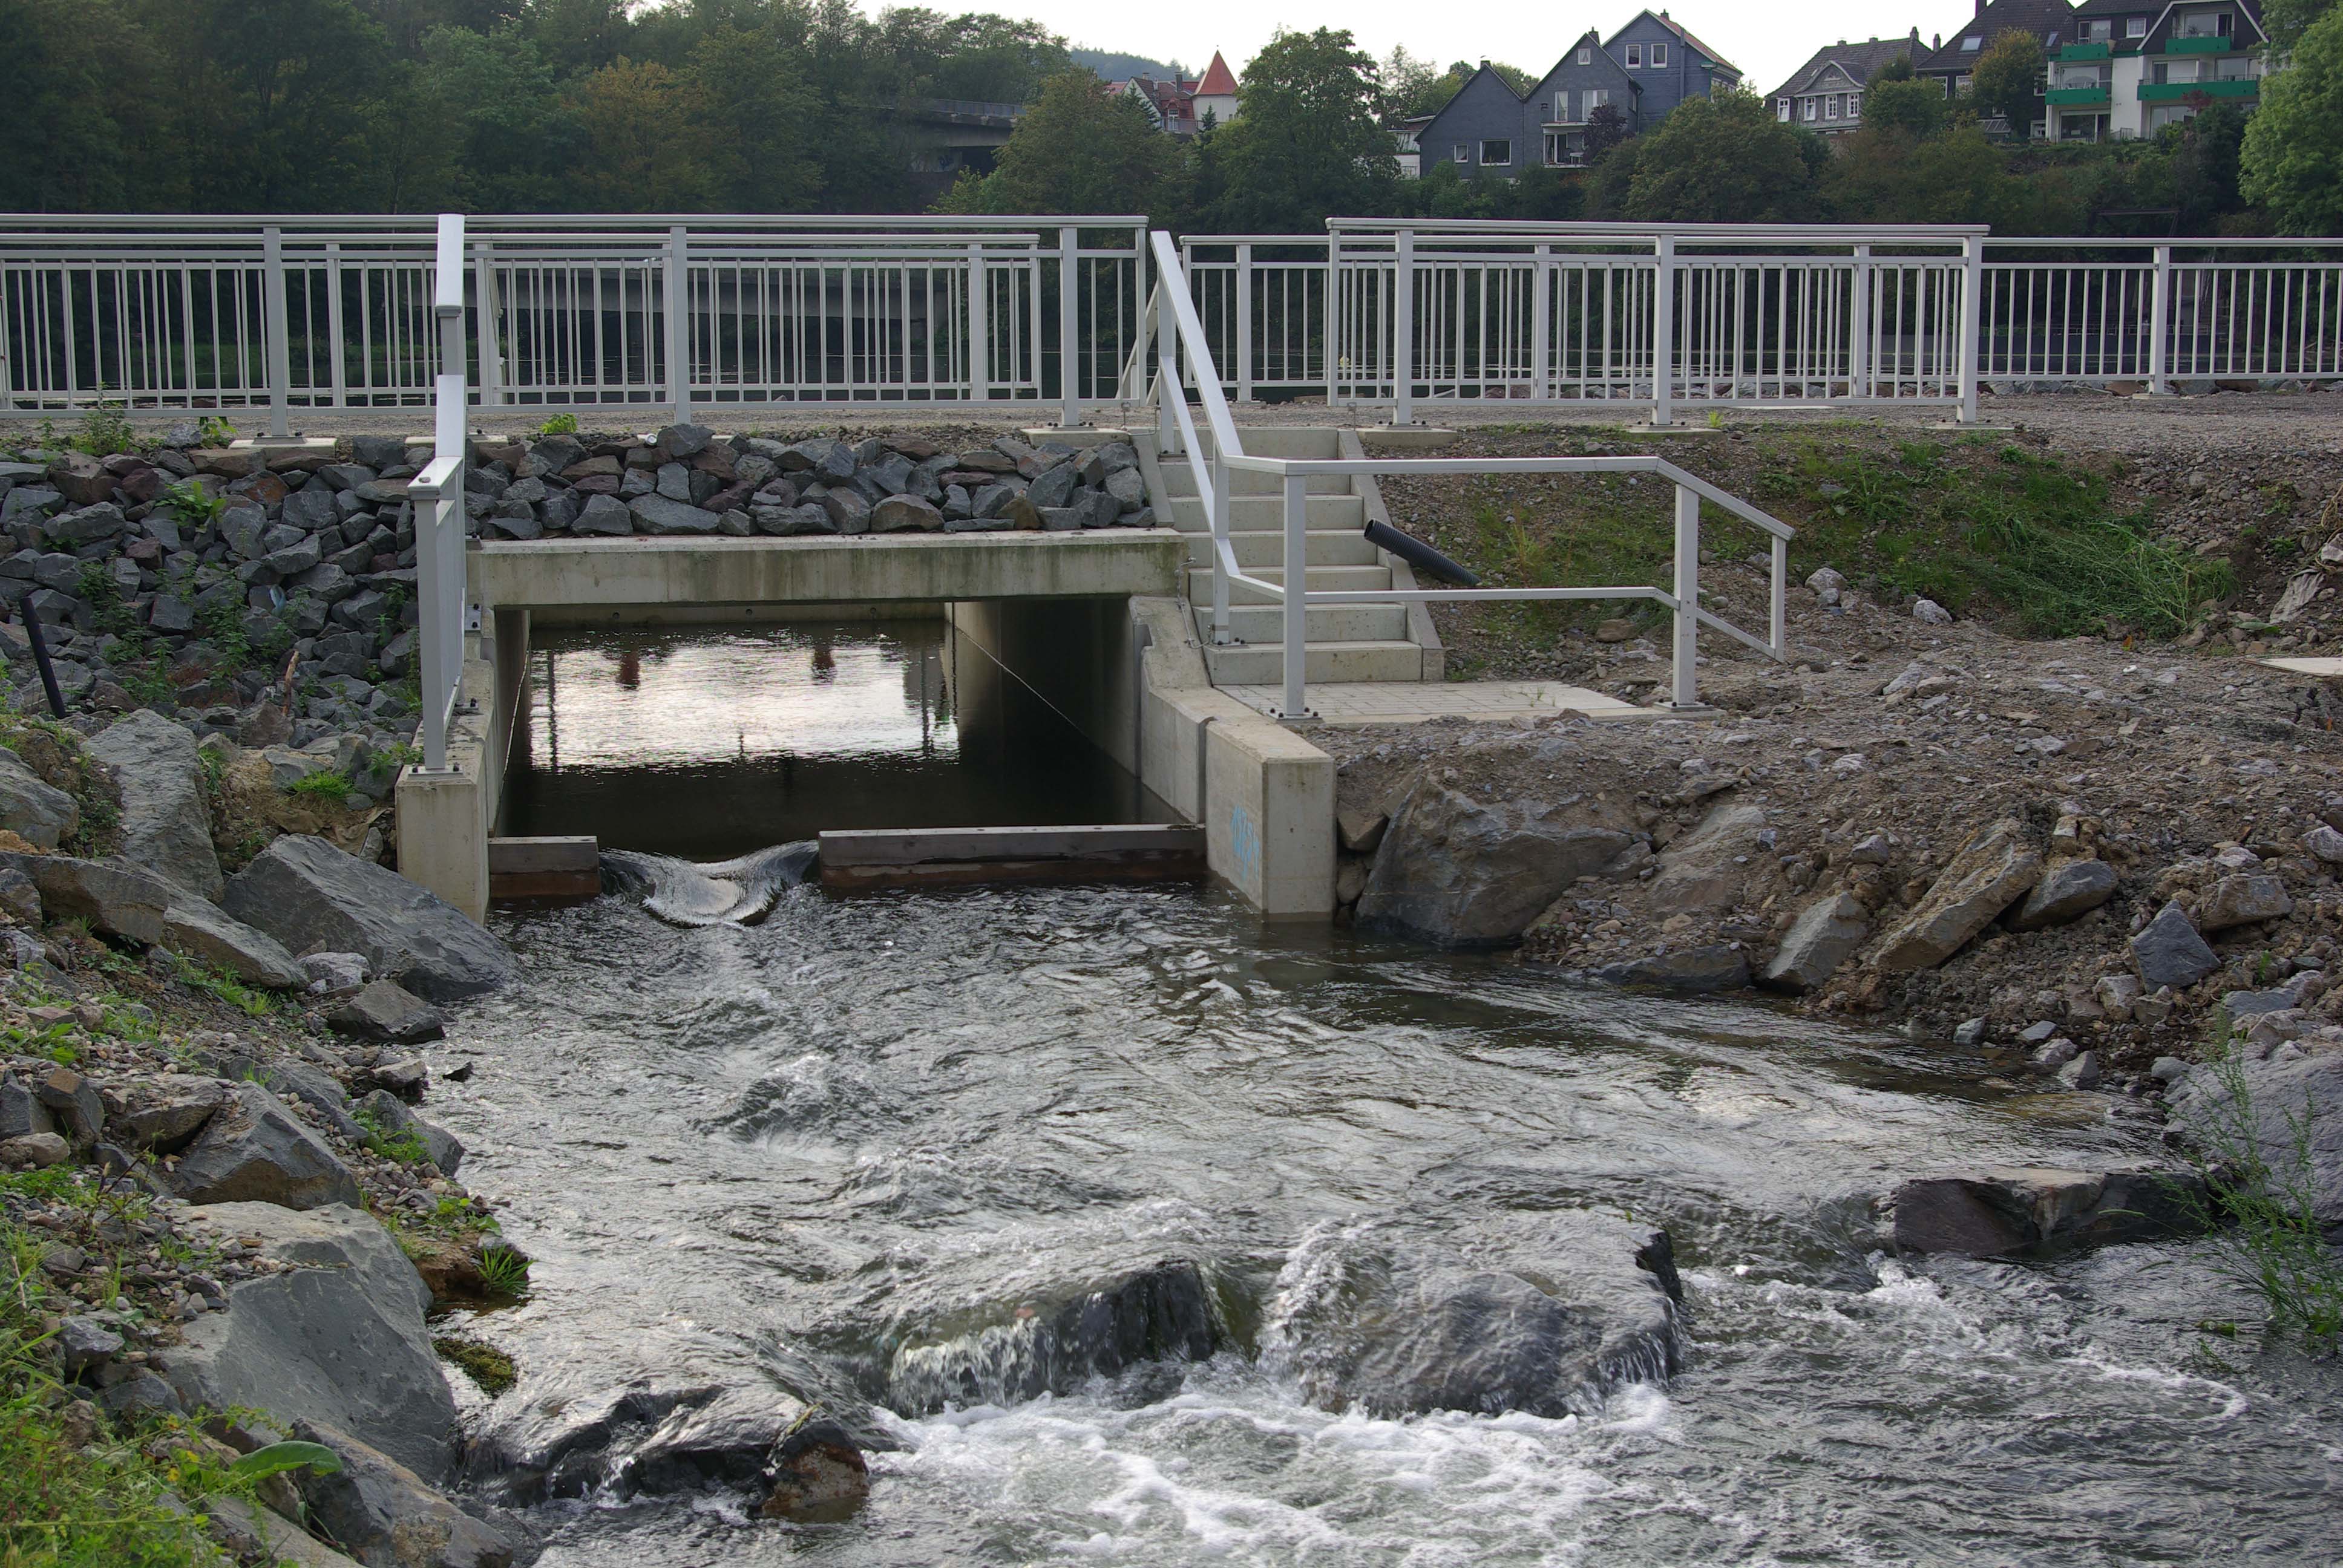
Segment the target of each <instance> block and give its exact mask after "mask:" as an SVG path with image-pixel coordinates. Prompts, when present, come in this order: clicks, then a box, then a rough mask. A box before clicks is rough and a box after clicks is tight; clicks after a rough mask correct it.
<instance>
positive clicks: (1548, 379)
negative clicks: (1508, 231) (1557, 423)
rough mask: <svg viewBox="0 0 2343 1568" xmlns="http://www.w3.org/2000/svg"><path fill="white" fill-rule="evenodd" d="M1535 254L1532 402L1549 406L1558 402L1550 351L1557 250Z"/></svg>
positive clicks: (1532, 276) (1532, 267) (1542, 248)
mask: <svg viewBox="0 0 2343 1568" xmlns="http://www.w3.org/2000/svg"><path fill="white" fill-rule="evenodd" d="M1532 254H1533V256H1534V260H1532V262H1531V263H1530V286H1531V287H1532V288H1533V289H1534V290H1535V291H1536V292H1535V293H1534V294H1532V295H1531V296H1530V399H1531V401H1533V402H1536V403H1545V402H1550V401H1552V400H1553V398H1554V382H1555V379H1556V377H1555V376H1554V359H1553V357H1552V356H1551V355H1550V354H1548V353H1547V351H1546V344H1547V341H1548V340H1549V339H1550V338H1552V337H1554V250H1553V247H1552V246H1543V245H1542V246H1538V247H1537V249H1536V250H1535V251H1534V252H1533V253H1532Z"/></svg>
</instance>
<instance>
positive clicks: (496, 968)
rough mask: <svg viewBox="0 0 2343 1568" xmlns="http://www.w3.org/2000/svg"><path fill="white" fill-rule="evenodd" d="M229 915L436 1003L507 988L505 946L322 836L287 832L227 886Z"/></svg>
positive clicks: (413, 887) (391, 873)
mask: <svg viewBox="0 0 2343 1568" xmlns="http://www.w3.org/2000/svg"><path fill="white" fill-rule="evenodd" d="M225 903H226V909H227V911H228V912H229V913H230V914H232V915H235V916H236V917H237V918H239V919H242V920H248V921H249V922H250V923H251V924H253V925H255V926H256V927H258V928H259V929H260V930H264V931H266V932H267V933H268V934H269V935H271V936H273V937H275V938H276V939H277V940H278V941H280V942H282V943H283V944H284V945H285V946H286V947H287V949H288V950H291V951H293V952H295V953H304V952H313V951H319V950H323V951H331V952H353V953H357V954H360V955H361V956H363V957H364V958H365V960H366V961H367V966H368V967H369V968H370V969H371V970H374V972H376V973H377V974H379V975H383V976H386V977H387V978H390V979H393V980H397V981H398V982H399V983H400V984H402V985H404V986H405V987H406V988H407V989H408V990H412V991H414V992H416V993H417V995H419V996H422V997H424V998H425V999H427V1000H435V1001H453V1000H460V999H462V998H465V997H468V996H476V995H478V994H479V993H480V992H482V991H486V990H493V989H495V988H496V987H498V986H499V985H502V984H504V983H505V982H506V981H507V980H509V979H510V978H511V976H512V959H511V956H510V955H509V954H508V953H507V952H506V951H505V949H504V944H503V943H502V942H500V941H498V940H497V939H496V938H495V937H493V936H491V935H489V934H488V932H487V931H486V930H482V929H481V928H480V927H479V926H478V925H476V924H475V923H473V922H472V921H471V920H468V919H467V918H466V917H465V916H464V915H463V914H462V913H460V912H459V911H458V910H455V909H454V908H453V907H451V906H450V905H448V904H447V903H444V902H442V901H441V900H439V899H437V898H436V897H434V896H433V895H432V894H430V893H428V892H427V891H425V890H423V889H422V888H419V887H417V885H416V884H414V883H413V882H410V881H408V880H407V879H406V878H404V877H401V876H399V875H398V874H397V872H395V871H388V870H385V869H383V868H382V867H380V866H377V865H372V864H370V863H368V862H367V861H364V860H361V859H357V857H356V856H353V855H348V854H345V853H344V852H343V851H341V850H339V849H336V848H335V847H334V846H333V845H331V844H329V843H327V842H326V841H325V840H324V839H315V838H306V837H301V836H297V835H288V836H287V837H285V838H282V839H277V842H275V843H274V844H271V845H270V846H269V847H268V848H267V849H266V850H264V851H263V852H262V853H261V854H260V855H259V856H258V857H257V858H256V859H254V860H253V862H252V863H251V864H250V865H249V866H246V868H245V869H243V870H241V871H239V872H237V873H236V876H235V877H234V878H233V879H230V881H229V883H228V889H227V894H226V900H225Z"/></svg>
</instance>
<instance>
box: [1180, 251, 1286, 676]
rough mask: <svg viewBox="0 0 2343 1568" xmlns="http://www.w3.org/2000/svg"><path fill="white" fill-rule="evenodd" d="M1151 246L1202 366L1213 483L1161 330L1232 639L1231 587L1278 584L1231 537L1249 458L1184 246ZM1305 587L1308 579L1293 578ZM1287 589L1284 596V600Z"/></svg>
mask: <svg viewBox="0 0 2343 1568" xmlns="http://www.w3.org/2000/svg"><path fill="white" fill-rule="evenodd" d="M1148 238H1149V244H1150V246H1151V248H1152V249H1153V250H1154V252H1155V278H1156V309H1157V311H1158V313H1159V315H1158V320H1159V322H1160V320H1161V314H1160V313H1161V309H1162V307H1163V306H1165V305H1167V304H1168V305H1169V306H1171V307H1172V326H1173V327H1174V328H1175V329H1176V330H1177V332H1178V335H1179V339H1180V351H1181V353H1184V354H1185V355H1186V356H1187V357H1188V362H1189V364H1191V365H1192V366H1195V367H1198V375H1197V377H1196V396H1197V397H1198V399H1199V400H1200V401H1202V404H1203V405H1204V423H1205V424H1206V425H1207V426H1208V427H1210V428H1211V430H1212V473H1211V476H1210V483H1209V484H1207V482H1206V476H1205V473H1204V471H1203V469H1202V466H1201V465H1199V464H1198V463H1197V461H1196V451H1195V447H1196V429H1195V425H1194V422H1193V420H1192V418H1191V417H1190V415H1189V413H1188V394H1187V391H1186V389H1185V388H1184V387H1182V384H1181V381H1180V376H1179V356H1178V355H1177V354H1174V353H1172V350H1171V347H1170V345H1169V344H1168V343H1166V342H1165V340H1164V337H1163V334H1162V332H1161V329H1160V327H1159V329H1158V332H1157V334H1156V341H1157V343H1158V345H1159V348H1158V353H1157V368H1156V395H1157V396H1158V397H1163V398H1167V399H1169V400H1170V401H1171V403H1172V407H1173V411H1174V412H1175V414H1176V415H1177V416H1178V418H1179V422H1180V430H1181V437H1182V444H1183V445H1184V446H1186V447H1187V448H1188V465H1189V471H1190V473H1192V475H1194V476H1195V479H1196V496H1197V501H1198V504H1200V505H1201V506H1202V508H1204V516H1205V518H1206V520H1207V522H1208V524H1209V525H1210V527H1211V528H1212V638H1213V640H1214V641H1215V642H1222V641H1226V640H1227V638H1228V636H1229V585H1230V583H1231V582H1232V581H1237V582H1242V583H1243V584H1244V585H1245V586H1247V587H1249V588H1255V589H1257V590H1262V591H1268V590H1269V589H1270V588H1271V587H1272V585H1270V584H1268V583H1264V582H1261V581H1259V580H1258V579H1256V578H1252V577H1249V576H1247V575H1246V574H1245V573H1243V572H1242V571H1240V570H1239V569H1238V568H1237V557H1236V548H1235V546H1234V545H1233V544H1232V542H1231V541H1230V538H1229V478H1228V473H1229V465H1230V464H1231V463H1232V462H1234V461H1235V460H1236V459H1238V458H1240V457H1243V456H1244V444H1243V443H1242V441H1240V440H1238V439H1237V424H1236V421H1235V420H1234V419H1233V418H1232V417H1230V416H1229V400H1228V398H1227V397H1226V396H1225V395H1224V394H1223V393H1222V390H1221V373H1220V369H1219V367H1217V366H1215V365H1214V364H1213V363H1212V342H1211V340H1210V339H1209V338H1207V337H1205V336H1204V324H1203V323H1202V321H1200V320H1198V319H1197V317H1196V302H1195V300H1194V299H1193V298H1192V297H1190V295H1189V292H1188V274H1187V271H1186V269H1185V268H1183V267H1182V266H1181V265H1180V247H1179V245H1178V244H1177V243H1176V242H1175V241H1174V240H1173V239H1172V236H1170V235H1169V234H1166V233H1165V232H1164V231H1163V230H1161V229H1156V230H1154V231H1153V232H1152V233H1151V235H1150V236H1148ZM1288 580H1289V581H1292V582H1297V583H1300V584H1302V587H1303V588H1304V589H1305V590H1306V588H1307V583H1306V580H1305V579H1300V578H1289V579H1288ZM1284 597H1285V596H1284V594H1283V593H1282V591H1281V592H1280V593H1279V594H1278V598H1280V599H1282V598H1284Z"/></svg>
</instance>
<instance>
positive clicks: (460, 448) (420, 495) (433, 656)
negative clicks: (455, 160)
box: [407, 212, 489, 773]
mask: <svg viewBox="0 0 2343 1568" xmlns="http://www.w3.org/2000/svg"><path fill="white" fill-rule="evenodd" d="M436 256H437V262H436V265H437V272H436V274H435V275H434V276H433V278H432V314H433V316H434V317H436V319H437V327H438V332H439V370H438V374H437V376H436V377H433V381H432V410H431V414H432V418H431V427H432V456H431V461H430V462H429V463H427V465H425V467H424V469H423V471H422V472H421V473H420V474H417V476H415V477H414V478H413V479H412V480H410V481H409V482H408V484H407V498H408V501H409V504H410V505H411V506H412V507H413V508H414V517H415V567H416V571H415V599H416V611H417V627H416V634H415V635H416V650H417V655H418V662H419V663H420V664H421V666H422V668H421V670H420V671H419V675H420V694H421V696H422V699H423V704H422V706H423V767H424V770H425V771H426V772H429V773H444V772H447V770H448V766H449V765H448V761H447V728H448V724H449V722H450V717H451V715H453V713H454V712H455V709H456V703H457V697H458V693H459V692H460V691H461V690H462V689H463V684H464V621H465V608H464V606H465V599H466V593H465V582H464V535H465V526H464V525H465V509H464V457H465V450H464V448H465V437H464V415H465V406H466V401H467V398H468V393H467V390H466V387H465V380H464V366H465V343H464V215H463V214H461V213H452V212H451V213H442V214H441V215H440V216H439V233H438V244H437V252H436ZM482 352H483V353H487V352H489V349H488V346H487V345H485V344H484V345H483V346H482Z"/></svg>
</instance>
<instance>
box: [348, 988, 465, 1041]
mask: <svg viewBox="0 0 2343 1568" xmlns="http://www.w3.org/2000/svg"><path fill="white" fill-rule="evenodd" d="M326 1023H327V1027H328V1028H330V1029H333V1030H337V1031H338V1032H340V1033H342V1034H350V1035H356V1036H357V1038H358V1039H360V1040H382V1041H384V1042H385V1043H387V1044H391V1045H419V1044H421V1043H422V1042H423V1041H425V1040H437V1039H438V1038H439V1037H440V1036H442V1035H443V1034H445V1033H447V1020H446V1019H445V1018H443V1017H442V1016H441V1015H440V1012H439V1010H438V1009H437V1008H436V1007H433V1006H432V1005H431V1004H430V1003H429V1002H427V1001H425V1000H423V999H422V998H421V997H419V996H417V995H416V994H415V993H414V992H413V991H411V990H407V988H406V987H405V986H402V985H400V984H398V983H397V981H396V980H370V981H368V982H367V984H365V985H363V986H361V987H359V988H358V990H356V991H355V992H353V993H351V994H350V995H349V996H347V997H345V998H343V999H342V1000H341V1001H339V1002H338V1003H337V1004H336V1005H335V1006H334V1008H333V1010H331V1011H329V1012H327V1014H326Z"/></svg>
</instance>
